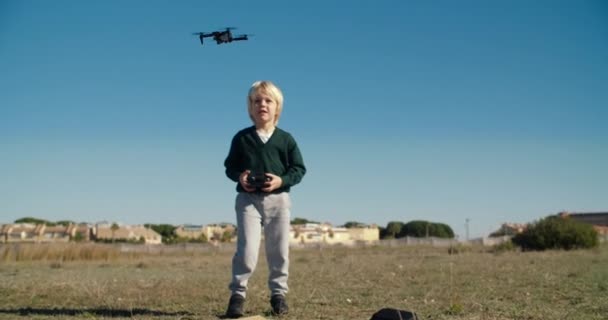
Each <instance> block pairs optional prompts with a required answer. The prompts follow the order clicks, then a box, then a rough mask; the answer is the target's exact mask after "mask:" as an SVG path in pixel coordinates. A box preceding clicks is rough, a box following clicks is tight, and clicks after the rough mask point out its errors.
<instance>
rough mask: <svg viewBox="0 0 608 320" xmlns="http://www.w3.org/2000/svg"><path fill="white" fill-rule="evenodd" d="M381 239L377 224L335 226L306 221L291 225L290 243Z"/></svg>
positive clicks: (345, 243) (331, 242)
mask: <svg viewBox="0 0 608 320" xmlns="http://www.w3.org/2000/svg"><path fill="white" fill-rule="evenodd" d="M379 239H380V229H378V227H377V226H376V225H372V226H369V227H359V228H343V227H333V226H332V225H331V224H329V223H306V224H296V225H291V227H290V232H289V243H290V244H307V243H308V244H310V243H326V244H344V245H351V244H354V243H355V242H373V241H378V240H379Z"/></svg>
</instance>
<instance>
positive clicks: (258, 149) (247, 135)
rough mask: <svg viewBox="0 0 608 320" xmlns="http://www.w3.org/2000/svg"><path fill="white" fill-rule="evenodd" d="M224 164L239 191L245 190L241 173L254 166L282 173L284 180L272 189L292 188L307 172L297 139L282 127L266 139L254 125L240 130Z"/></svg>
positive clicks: (254, 170) (280, 175) (284, 190)
mask: <svg viewBox="0 0 608 320" xmlns="http://www.w3.org/2000/svg"><path fill="white" fill-rule="evenodd" d="M224 166H225V167H226V175H227V176H228V178H230V179H231V180H232V181H234V182H237V186H236V190H237V191H238V192H245V190H244V189H243V187H241V184H240V183H239V176H240V175H241V173H243V171H245V170H251V172H252V173H272V174H275V175H277V176H279V177H281V179H282V180H283V184H282V185H281V187H280V188H278V189H276V190H274V191H273V192H272V193H280V192H289V189H290V188H291V187H292V186H294V185H296V184H298V183H299V182H300V181H301V180H302V177H303V176H304V174H305V173H306V167H305V166H304V160H303V159H302V154H301V153H300V149H298V145H297V144H296V140H295V139H294V138H293V137H292V136H291V134H289V133H288V132H286V131H283V130H281V129H279V128H275V130H274V132H273V134H272V136H270V139H269V140H268V141H267V142H266V143H264V142H262V140H260V137H259V136H258V134H257V133H256V131H255V127H253V126H252V127H249V128H245V129H243V130H241V131H239V132H238V133H237V134H236V135H235V136H234V138H232V143H231V145H230V152H229V153H228V157H227V158H226V161H224Z"/></svg>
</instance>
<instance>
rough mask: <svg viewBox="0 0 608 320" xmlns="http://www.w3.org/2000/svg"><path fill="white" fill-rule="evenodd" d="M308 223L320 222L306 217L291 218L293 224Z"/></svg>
mask: <svg viewBox="0 0 608 320" xmlns="http://www.w3.org/2000/svg"><path fill="white" fill-rule="evenodd" d="M307 223H318V222H316V221H312V220H308V219H304V218H294V219H293V220H291V224H307Z"/></svg>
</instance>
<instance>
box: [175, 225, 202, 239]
mask: <svg viewBox="0 0 608 320" xmlns="http://www.w3.org/2000/svg"><path fill="white" fill-rule="evenodd" d="M174 233H175V235H176V236H178V237H180V238H187V239H200V238H201V236H202V235H205V227H204V226H203V225H194V224H184V225H181V226H177V227H176V228H175V231H174ZM206 236H207V235H205V237H206ZM207 239H208V238H207Z"/></svg>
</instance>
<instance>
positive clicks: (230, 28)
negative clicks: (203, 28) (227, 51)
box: [224, 27, 237, 30]
mask: <svg viewBox="0 0 608 320" xmlns="http://www.w3.org/2000/svg"><path fill="white" fill-rule="evenodd" d="M224 29H226V30H236V29H237V27H226V28H224Z"/></svg>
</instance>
